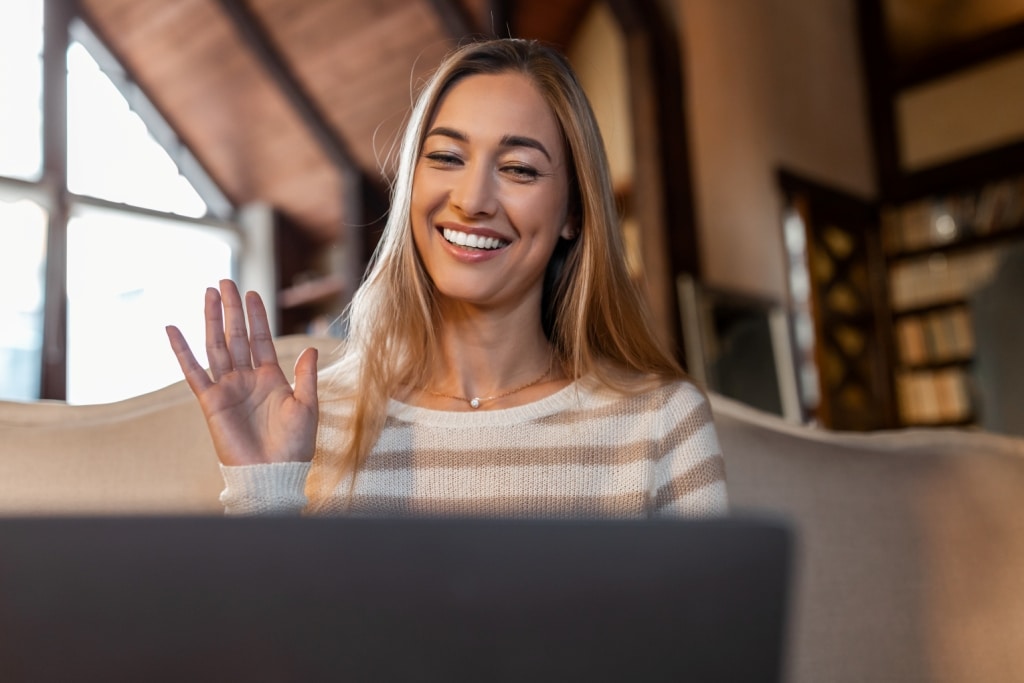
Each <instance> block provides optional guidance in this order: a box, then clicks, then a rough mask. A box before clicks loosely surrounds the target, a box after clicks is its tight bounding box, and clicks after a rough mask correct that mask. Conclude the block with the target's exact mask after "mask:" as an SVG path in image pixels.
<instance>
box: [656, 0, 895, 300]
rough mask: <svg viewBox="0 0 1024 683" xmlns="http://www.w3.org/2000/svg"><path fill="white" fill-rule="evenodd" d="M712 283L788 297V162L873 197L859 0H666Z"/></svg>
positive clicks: (790, 166) (705, 257) (812, 175)
mask: <svg viewBox="0 0 1024 683" xmlns="http://www.w3.org/2000/svg"><path fill="white" fill-rule="evenodd" d="M667 5H668V6H669V8H670V9H671V10H672V11H673V13H674V15H675V20H676V22H677V26H678V34H679V35H680V40H681V43H682V46H681V47H682V52H683V61H684V74H685V78H686V81H687V82H686V93H687V118H688V125H689V137H690V148H691V150H690V153H691V164H692V169H691V170H692V172H693V178H694V193H695V201H696V213H697V223H698V229H699V232H700V234H699V239H700V245H701V260H702V265H703V268H704V275H705V279H706V280H707V281H708V283H709V284H712V285H714V286H719V287H727V288H730V289H733V290H739V291H743V292H746V293H749V294H754V295H759V296H763V297H769V298H772V299H775V300H778V301H782V300H785V298H786V291H787V288H786V273H785V267H784V254H783V251H782V237H781V219H780V214H781V210H782V208H781V195H780V193H779V191H778V189H777V183H776V176H775V171H776V169H777V168H778V167H779V166H783V167H786V168H788V169H790V170H792V171H794V172H797V173H799V174H801V175H804V176H806V177H809V178H811V179H814V180H817V181H819V182H824V183H827V184H830V185H834V186H836V187H839V188H842V189H846V190H848V191H852V192H854V193H856V194H860V195H863V196H866V197H873V196H874V195H875V180H874V172H873V166H872V164H873V159H872V155H871V144H870V137H869V129H868V106H867V101H866V93H865V88H864V79H863V76H862V72H861V66H860V49H859V45H858V36H857V25H856V12H855V7H854V0H668V3H667Z"/></svg>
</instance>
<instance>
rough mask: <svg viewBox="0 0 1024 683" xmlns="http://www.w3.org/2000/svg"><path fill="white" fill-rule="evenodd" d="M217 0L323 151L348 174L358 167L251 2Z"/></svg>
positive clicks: (243, 0)
mask: <svg viewBox="0 0 1024 683" xmlns="http://www.w3.org/2000/svg"><path fill="white" fill-rule="evenodd" d="M218 3H219V4H220V7H221V9H222V10H223V11H224V13H225V14H226V15H227V16H228V18H229V19H230V20H231V23H232V25H233V26H234V27H235V29H236V30H237V31H238V34H239V36H241V38H242V41H243V42H244V43H245V45H246V47H248V48H249V50H250V51H251V52H252V54H253V55H254V56H255V57H256V59H257V61H258V62H259V63H260V65H261V66H262V67H263V69H264V70H265V71H266V72H267V74H268V75H269V76H270V78H271V79H272V80H273V82H274V84H275V85H276V86H277V87H278V89H279V90H280V91H281V92H282V93H283V94H284V96H285V98H286V99H287V100H288V102H289V103H290V104H291V106H292V108H293V109H294V110H295V111H296V113H298V115H299V117H300V118H301V119H302V121H303V123H305V124H306V127H307V128H308V129H309V131H310V133H312V134H313V137H314V138H315V139H316V140H317V142H318V143H319V145H320V147H321V148H322V149H323V150H324V153H325V154H327V156H328V157H329V158H330V159H331V161H332V162H333V163H334V164H335V166H337V167H338V168H339V169H341V170H342V171H343V172H344V173H346V174H347V173H348V172H349V171H350V170H351V169H358V168H359V165H358V164H357V163H356V162H355V158H354V157H353V156H352V154H351V152H349V150H348V146H347V145H346V144H345V142H344V141H343V140H342V139H341V138H340V137H339V136H338V135H337V133H336V132H335V130H334V128H333V126H332V125H331V124H330V122H329V121H328V119H327V117H326V116H325V115H324V114H323V112H321V111H320V109H319V107H317V105H316V104H315V100H314V98H313V97H312V96H311V95H310V94H309V93H307V92H306V89H305V88H304V87H303V85H302V83H301V82H300V81H299V79H298V78H297V77H296V76H295V73H294V72H293V71H292V69H291V67H290V66H289V65H288V63H287V62H286V61H285V59H284V58H283V57H282V56H281V53H280V52H279V51H278V49H277V47H276V46H275V45H274V42H273V40H272V39H271V37H270V34H269V33H268V32H267V31H266V29H264V28H263V25H262V24H261V23H260V20H259V17H257V16H256V14H255V13H254V12H253V11H252V10H251V9H250V7H249V3H248V2H246V1H245V0H218Z"/></svg>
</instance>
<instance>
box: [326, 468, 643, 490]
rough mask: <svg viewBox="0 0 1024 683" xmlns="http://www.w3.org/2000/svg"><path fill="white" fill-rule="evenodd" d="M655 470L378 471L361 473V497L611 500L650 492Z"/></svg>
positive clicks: (358, 481) (445, 469)
mask: <svg viewBox="0 0 1024 683" xmlns="http://www.w3.org/2000/svg"><path fill="white" fill-rule="evenodd" d="M650 469H651V468H650V466H649V465H648V464H647V463H646V462H644V461H641V462H638V463H633V464H626V465H572V466H570V465H566V464H558V465H550V466H530V467H484V468H464V467H436V468H423V469H411V470H376V471H371V472H360V473H359V476H358V477H357V479H356V493H357V494H359V495H362V494H368V495H377V494H380V495H388V496H400V497H411V498H417V497H420V498H435V497H446V498H465V499H474V498H494V497H501V496H506V495H512V496H516V497H519V496H521V495H537V496H541V497H549V496H555V497H559V496H582V497H586V496H606V495H615V494H618V493H620V492H622V491H643V492H645V491H647V490H648V488H649V486H648V485H649V482H650ZM339 493H342V491H339Z"/></svg>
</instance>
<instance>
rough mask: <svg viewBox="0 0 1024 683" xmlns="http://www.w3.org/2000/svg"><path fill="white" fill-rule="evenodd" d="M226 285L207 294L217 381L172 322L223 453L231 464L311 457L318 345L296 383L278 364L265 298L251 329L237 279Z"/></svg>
mask: <svg viewBox="0 0 1024 683" xmlns="http://www.w3.org/2000/svg"><path fill="white" fill-rule="evenodd" d="M222 289H223V293H222V294H221V295H218V294H217V293H216V292H215V291H212V290H211V293H209V294H208V295H207V301H206V321H207V354H208V357H209V359H210V373H211V374H212V376H213V377H212V380H211V378H210V376H209V375H207V373H206V371H205V370H204V369H203V368H202V367H200V366H199V364H198V363H197V362H196V360H195V358H194V356H193V354H192V352H191V350H190V349H189V347H188V344H187V343H186V342H185V340H184V338H183V337H182V336H181V333H180V332H179V331H178V330H177V329H176V328H173V327H172V328H168V335H169V337H170V340H171V346H172V348H174V351H175V353H176V354H177V356H178V361H179V363H180V365H181V368H182V372H184V374H185V379H186V380H187V382H188V384H189V386H190V387H191V389H192V391H193V393H195V395H196V397H197V398H198V400H199V405H200V407H201V408H202V411H203V415H204V416H205V418H206V422H207V425H208V427H209V430H210V435H211V437H212V438H213V444H214V448H215V449H216V451H217V455H218V457H219V458H220V460H221V462H222V463H223V464H225V465H246V464H258V463H272V462H287V461H308V460H310V459H311V458H312V456H313V450H314V447H315V440H316V427H317V398H316V353H315V350H310V349H307V350H306V351H304V352H303V353H302V355H300V356H299V359H298V360H297V361H296V364H295V377H296V380H295V388H294V389H293V388H292V386H291V385H289V383H288V380H287V378H286V377H285V374H284V373H283V372H282V371H281V368H280V366H279V365H278V363H277V354H276V351H275V350H274V346H273V343H272V341H271V340H270V335H269V327H268V324H267V320H266V311H265V309H264V308H263V304H262V301H260V299H259V297H258V296H256V295H255V294H250V295H249V297H250V298H249V299H248V302H247V303H248V309H249V322H250V327H251V328H252V332H251V335H249V334H247V333H246V329H245V321H244V317H243V315H242V312H241V298H240V297H239V296H238V292H237V289H235V287H234V284H233V283H230V282H229V281H225V283H222ZM221 297H223V298H221ZM222 301H223V313H224V314H223V316H221V302H222Z"/></svg>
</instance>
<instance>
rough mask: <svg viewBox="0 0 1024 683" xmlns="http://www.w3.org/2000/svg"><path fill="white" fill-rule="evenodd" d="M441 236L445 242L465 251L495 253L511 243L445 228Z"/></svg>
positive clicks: (497, 238)
mask: <svg viewBox="0 0 1024 683" xmlns="http://www.w3.org/2000/svg"><path fill="white" fill-rule="evenodd" d="M441 235H442V236H443V237H444V239H445V241H447V242H448V243H450V244H454V245H455V246H458V247H463V248H465V249H479V250H481V251H494V250H495V249H501V248H502V247H505V246H508V244H509V242H508V241H507V240H503V239H501V238H499V237H492V236H489V235H481V234H477V233H468V232H462V231H460V230H454V229H452V228H443V229H442V230H441Z"/></svg>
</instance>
